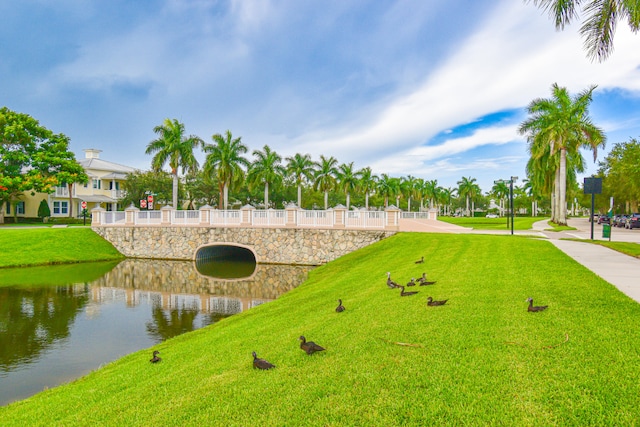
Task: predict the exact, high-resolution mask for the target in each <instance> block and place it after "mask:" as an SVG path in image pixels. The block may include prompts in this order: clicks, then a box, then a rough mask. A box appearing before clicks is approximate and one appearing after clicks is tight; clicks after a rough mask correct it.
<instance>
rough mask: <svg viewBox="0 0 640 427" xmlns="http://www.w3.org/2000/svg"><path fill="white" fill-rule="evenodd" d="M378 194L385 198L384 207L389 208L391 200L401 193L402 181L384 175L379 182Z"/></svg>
mask: <svg viewBox="0 0 640 427" xmlns="http://www.w3.org/2000/svg"><path fill="white" fill-rule="evenodd" d="M376 192H377V193H378V194H379V195H380V196H382V197H384V207H385V208H388V207H389V198H391V197H396V196H397V195H398V193H400V180H399V179H398V178H392V177H390V176H389V175H387V174H386V173H383V174H382V175H380V179H379V180H378V185H377V187H376Z"/></svg>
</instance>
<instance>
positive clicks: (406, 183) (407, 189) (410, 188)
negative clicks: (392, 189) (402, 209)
mask: <svg viewBox="0 0 640 427" xmlns="http://www.w3.org/2000/svg"><path fill="white" fill-rule="evenodd" d="M418 184H419V181H418V179H417V178H416V177H414V176H411V175H409V176H407V177H406V178H402V179H401V180H400V191H401V192H402V194H403V195H404V196H405V197H406V198H407V212H411V199H412V198H413V197H415V195H416V189H417V186H418Z"/></svg>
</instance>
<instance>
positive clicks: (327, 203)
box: [324, 190, 329, 211]
mask: <svg viewBox="0 0 640 427" xmlns="http://www.w3.org/2000/svg"><path fill="white" fill-rule="evenodd" d="M327 209H329V192H328V191H326V190H325V192H324V210H325V211H326V210H327Z"/></svg>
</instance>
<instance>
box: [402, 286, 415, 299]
mask: <svg viewBox="0 0 640 427" xmlns="http://www.w3.org/2000/svg"><path fill="white" fill-rule="evenodd" d="M398 287H399V288H400V296H401V297H408V296H409V295H415V294H417V293H418V291H406V292H405V290H404V286H398Z"/></svg>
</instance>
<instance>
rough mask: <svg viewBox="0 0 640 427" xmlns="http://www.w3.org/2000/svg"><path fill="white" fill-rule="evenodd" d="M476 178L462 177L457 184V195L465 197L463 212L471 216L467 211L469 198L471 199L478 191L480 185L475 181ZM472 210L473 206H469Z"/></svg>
mask: <svg viewBox="0 0 640 427" xmlns="http://www.w3.org/2000/svg"><path fill="white" fill-rule="evenodd" d="M475 182H476V179H475V178H471V177H468V178H466V177H462V179H461V180H460V181H458V182H457V184H458V195H459V196H460V197H464V198H465V214H466V215H467V216H471V211H469V200H470V199H471V200H473V199H474V198H475V197H476V196H477V195H478V194H479V193H480V187H478V185H477V184H476V183H475ZM471 210H472V211H473V207H472V208H471Z"/></svg>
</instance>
